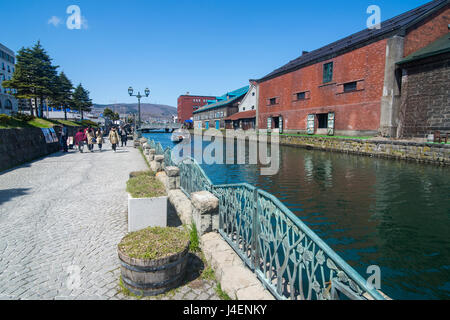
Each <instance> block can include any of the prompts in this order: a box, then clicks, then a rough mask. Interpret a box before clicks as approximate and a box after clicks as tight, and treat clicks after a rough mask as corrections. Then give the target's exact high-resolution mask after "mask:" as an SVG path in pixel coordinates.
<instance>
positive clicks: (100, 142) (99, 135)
mask: <svg viewBox="0 0 450 320" xmlns="http://www.w3.org/2000/svg"><path fill="white" fill-rule="evenodd" d="M95 135H96V140H97V144H98V149H99V150H100V152H101V151H102V145H103V131H102V129H100V128H98V130H97V132H96V133H95Z"/></svg>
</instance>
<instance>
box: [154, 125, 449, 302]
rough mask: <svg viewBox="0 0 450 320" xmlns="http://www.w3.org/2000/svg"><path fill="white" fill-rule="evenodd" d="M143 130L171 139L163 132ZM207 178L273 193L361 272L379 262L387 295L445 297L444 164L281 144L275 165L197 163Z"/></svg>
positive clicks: (446, 207)
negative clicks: (268, 170) (265, 170)
mask: <svg viewBox="0 0 450 320" xmlns="http://www.w3.org/2000/svg"><path fill="white" fill-rule="evenodd" d="M145 137H147V138H151V139H153V140H155V141H159V142H160V143H161V144H162V145H163V147H164V148H166V147H167V146H170V147H173V143H172V142H171V141H170V134H165V133H150V134H146V135H145ZM202 167H203V169H204V170H205V172H206V174H207V175H208V176H209V177H210V179H211V180H212V182H213V183H214V184H228V183H239V182H248V183H250V184H253V185H255V186H256V187H258V188H261V189H263V190H265V191H267V192H269V193H272V194H273V195H275V196H276V197H278V198H279V199H280V200H281V201H282V202H283V203H284V204H285V205H286V206H287V207H288V208H289V209H290V210H292V212H293V213H295V214H296V215H297V216H298V217H299V218H300V219H301V220H302V221H303V222H304V223H306V224H307V225H308V226H309V227H310V228H311V229H312V230H313V231H314V232H316V233H317V234H318V235H319V236H320V237H321V238H322V239H323V240H324V241H325V242H326V243H327V244H328V245H329V246H330V247H331V248H333V249H334V250H335V251H336V252H337V253H338V254H339V255H340V256H341V257H342V258H343V259H344V260H345V261H347V262H348V263H349V264H350V265H351V266H352V267H353V268H355V269H356V270H357V271H358V272H359V273H360V274H361V275H362V276H363V277H364V278H368V277H369V276H370V275H371V274H367V273H366V271H367V267H368V266H371V265H378V266H379V267H380V269H381V286H382V287H381V290H382V291H383V292H384V293H386V294H387V295H389V296H390V297H392V298H393V299H450V240H449V239H450V237H449V235H450V169H449V168H442V167H437V166H433V165H421V164H415V163H409V162H404V161H395V160H386V159H378V158H369V157H361V156H356V155H347V154H340V153H331V152H322V151H310V150H306V149H302V148H295V147H285V146H281V147H280V170H279V172H278V173H277V174H276V175H273V176H261V175H260V168H259V167H258V165H212V166H211V165H202Z"/></svg>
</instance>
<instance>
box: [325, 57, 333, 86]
mask: <svg viewBox="0 0 450 320" xmlns="http://www.w3.org/2000/svg"><path fill="white" fill-rule="evenodd" d="M332 80H333V62H330V63H325V64H324V65H323V83H327V82H331V81H332Z"/></svg>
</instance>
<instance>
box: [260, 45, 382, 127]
mask: <svg viewBox="0 0 450 320" xmlns="http://www.w3.org/2000/svg"><path fill="white" fill-rule="evenodd" d="M386 41H387V40H385V39H384V40H381V41H378V42H375V43H372V44H370V45H367V46H365V47H362V48H359V49H356V50H353V51H351V52H348V53H346V54H343V55H340V56H338V57H336V58H334V59H332V60H328V61H323V62H320V63H317V64H314V65H311V66H307V67H305V68H303V69H300V70H297V71H294V72H291V73H288V74H285V75H282V76H280V77H277V78H274V79H271V80H268V81H265V82H262V83H260V93H259V106H258V108H259V127H260V128H266V127H267V118H268V117H271V116H277V115H281V116H283V118H284V119H287V122H286V121H285V123H284V129H286V130H302V131H304V130H306V127H307V116H308V114H319V113H328V112H335V114H336V123H335V127H336V132H337V133H339V132H340V131H377V130H378V128H379V124H380V106H381V96H382V93H383V83H384V67H385V60H386V59H385V58H386ZM331 61H333V64H334V68H333V69H334V70H333V80H332V81H331V83H328V84H324V83H323V65H324V64H325V63H328V62H331ZM352 81H357V91H355V92H349V93H344V92H343V84H344V83H346V82H352ZM303 91H306V92H307V95H306V100H303V101H296V99H295V94H296V93H297V92H303ZM275 97H276V98H277V104H276V105H275V106H269V105H268V101H269V99H271V98H275Z"/></svg>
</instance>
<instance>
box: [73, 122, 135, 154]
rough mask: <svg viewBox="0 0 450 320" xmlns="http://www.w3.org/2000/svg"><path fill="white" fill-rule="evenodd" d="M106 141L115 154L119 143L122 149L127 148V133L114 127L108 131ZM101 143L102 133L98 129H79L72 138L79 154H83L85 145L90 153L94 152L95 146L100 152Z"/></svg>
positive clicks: (102, 141) (102, 140)
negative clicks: (107, 140)
mask: <svg viewBox="0 0 450 320" xmlns="http://www.w3.org/2000/svg"><path fill="white" fill-rule="evenodd" d="M108 139H109V142H110V143H111V145H112V149H113V150H114V152H116V151H117V146H118V145H119V142H122V147H124V146H125V147H126V146H127V140H128V133H127V132H126V130H125V129H124V128H120V129H119V130H117V128H116V127H112V128H111V130H110V131H109V135H108ZM103 143H104V139H103V131H102V130H101V129H100V128H98V129H97V130H94V129H93V128H91V127H89V128H86V129H80V130H79V131H78V132H77V134H76V135H75V138H74V145H75V146H77V147H78V151H80V152H83V149H84V145H85V144H86V145H87V146H88V150H89V151H90V152H94V146H95V145H96V144H97V145H98V149H99V150H100V151H102V147H103Z"/></svg>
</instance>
